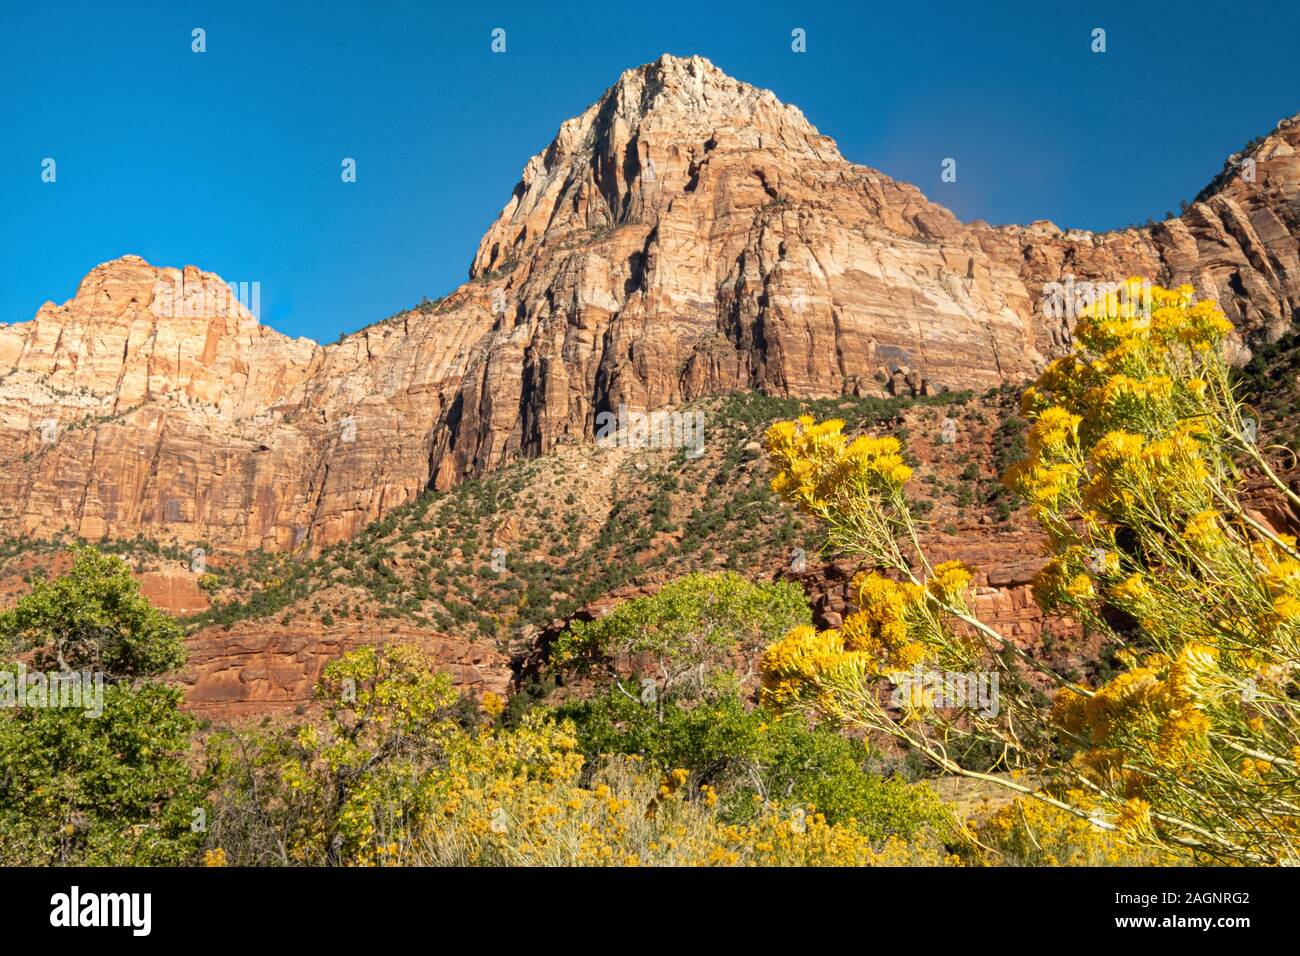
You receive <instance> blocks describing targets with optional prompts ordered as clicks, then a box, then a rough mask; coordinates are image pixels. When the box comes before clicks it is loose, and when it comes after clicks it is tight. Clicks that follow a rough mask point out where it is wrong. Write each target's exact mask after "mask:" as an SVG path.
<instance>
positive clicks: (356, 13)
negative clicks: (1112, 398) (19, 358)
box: [0, 0, 1300, 341]
mask: <svg viewBox="0 0 1300 956" xmlns="http://www.w3.org/2000/svg"><path fill="white" fill-rule="evenodd" d="M841 6H842V7H843V9H841V8H840V7H841ZM1162 8H1166V9H1176V10H1177V11H1178V13H1177V15H1176V16H1175V15H1171V14H1169V13H1167V12H1162ZM195 27H202V28H204V29H205V30H206V31H207V45H208V50H207V52H206V53H204V54H201V55H200V54H195V53H192V52H191V49H190V44H191V40H190V34H191V30H192V29H193V28H195ZM494 27H502V28H504V29H505V30H506V31H507V52H506V53H505V54H499V55H494V54H493V53H492V52H491V51H490V39H491V38H490V33H491V31H492V29H493V28H494ZM795 27H802V28H804V29H805V30H806V31H807V37H808V50H807V52H806V53H804V54H796V53H793V52H791V49H790V31H791V30H792V29H793V28H795ZM1094 27H1102V28H1104V29H1105V30H1106V31H1107V34H1106V40H1107V52H1105V53H1104V54H1094V53H1092V52H1091V50H1090V45H1091V31H1092V30H1093V28H1094ZM1297 35H1300V4H1295V3H1283V2H1274V3H1251V4H1232V5H1226V4H1208V3H1197V2H1182V3H1179V4H1157V3H1150V4H1146V5H1144V4H1139V3H1136V2H1128V3H1113V4H1111V3H1090V4H1087V5H1084V4H1073V3H1071V4H1066V3H1043V2H1042V0H1038V2H1033V3H1023V4H1020V3H1008V2H994V3H969V2H968V3H960V4H959V3H952V4H948V3H944V2H936V0H927V2H924V3H908V4H874V3H866V2H854V3H851V4H843V5H838V4H816V3H813V4H809V3H784V4H779V3H763V2H753V3H747V4H744V5H743V6H741V5H737V4H735V3H725V4H716V5H708V4H705V3H702V2H687V3H673V2H660V0H655V2H640V3H609V2H601V3H581V4H579V3H564V2H562V0H561V2H554V3H549V4H539V3H536V2H530V3H528V4H527V5H518V6H516V5H513V4H494V3H486V2H481V3H472V4H458V5H457V7H456V9H455V10H451V11H448V10H445V9H442V8H441V5H440V4H436V3H430V2H423V3H401V2H383V0H373V2H369V3H345V2H328V0H326V2H321V3H311V4H306V3H301V2H297V3H276V2H274V0H261V2H255V3H244V2H230V0H227V2H220V3H217V2H212V3H188V2H178V0H167V2H158V3H142V2H137V3H132V2H120V3H113V4H102V3H84V4H77V3H63V4H59V5H58V8H57V9H53V5H49V4H37V3H29V2H25V0H5V2H4V4H3V7H2V8H0V136H2V137H3V143H4V146H3V148H0V321H8V322H16V321H25V320H27V319H30V318H31V317H32V315H33V314H34V312H35V310H36V309H37V308H38V307H39V305H40V304H41V303H42V302H43V301H45V300H47V299H52V300H54V301H56V302H63V301H64V300H65V299H67V298H69V297H70V296H71V295H72V294H73V293H74V292H75V290H76V285H77V283H78V281H79V280H80V279H81V277H82V276H83V275H84V274H85V273H86V272H87V271H88V270H89V269H90V268H92V267H93V266H94V265H96V264H97V263H100V262H103V261H106V260H109V259H112V258H115V257H116V256H119V255H123V254H126V253H136V254H139V255H142V256H144V257H145V258H147V259H149V260H150V261H151V262H153V263H155V264H159V265H185V264H191V263H192V264H195V265H199V266H201V267H202V268H204V269H208V270H211V271H213V272H217V273H219V274H220V275H221V276H223V277H224V278H225V279H227V280H228V281H232V282H233V281H241V280H242V281H249V282H251V281H257V282H260V283H261V286H262V318H263V321H265V322H267V323H269V324H270V325H272V326H274V327H275V328H277V329H279V330H281V331H283V332H286V333H289V334H293V335H306V336H310V337H312V338H315V339H317V340H320V341H332V340H334V339H335V338H337V336H338V335H339V333H341V332H344V331H351V330H354V329H357V328H360V327H361V326H364V325H367V324H369V323H370V322H373V321H375V320H377V319H379V318H382V317H384V316H386V315H389V314H391V313H393V312H396V311H398V310H400V309H402V308H405V307H408V306H410V305H413V304H415V303H416V302H418V301H419V300H420V298H421V296H425V295H427V296H429V297H431V298H433V297H437V296H439V295H443V294H445V293H447V292H448V291H450V290H451V289H453V288H454V287H455V286H456V285H458V284H459V283H460V282H462V281H464V278H465V274H466V269H467V267H468V264H469V260H470V257H471V255H472V253H473V251H474V248H475V246H476V244H477V242H478V239H479V237H480V236H481V235H482V233H483V231H484V229H485V228H486V226H487V225H488V224H489V223H490V222H491V221H492V219H493V218H494V217H495V216H496V214H497V212H498V211H499V210H500V208H501V206H502V205H503V204H504V203H505V201H506V200H507V199H508V197H509V195H510V190H511V188H512V187H513V186H514V184H515V182H516V181H517V180H518V177H519V173H520V171H521V169H522V168H523V164H524V162H525V161H526V159H527V158H528V157H529V156H530V155H532V154H533V153H534V152H537V151H538V150H540V149H541V148H542V147H543V146H545V145H546V143H548V142H549V141H550V139H551V137H552V136H553V135H554V133H555V130H556V128H557V127H558V126H559V124H560V122H562V121H563V120H564V119H566V118H568V117H570V116H573V115H575V114H577V113H579V112H580V111H581V110H582V109H583V108H584V107H585V106H586V105H587V104H589V103H590V102H592V101H593V100H595V99H596V98H597V97H598V96H599V95H600V93H601V92H602V91H604V90H605V89H606V88H607V87H608V86H609V85H610V84H611V83H612V82H613V81H614V80H615V79H616V78H617V76H618V74H619V73H620V72H621V71H622V70H624V69H626V68H628V67H631V66H635V65H638V64H641V63H644V62H647V61H650V60H653V59H655V58H656V57H657V56H658V55H659V54H661V53H664V52H670V53H674V54H678V55H689V54H693V53H698V54H700V55H703V56H706V57H708V58H709V59H711V60H712V61H713V62H714V63H716V64H717V65H718V66H719V67H721V68H722V69H724V70H726V71H727V72H729V73H731V74H732V75H733V76H735V77H737V78H738V79H741V80H745V81H747V82H750V83H754V84H756V85H758V86H764V87H768V88H770V89H772V90H774V91H775V92H776V93H777V95H778V96H780V97H781V98H782V99H784V100H786V101H788V102H793V103H795V104H797V105H798V106H799V107H800V108H801V109H802V110H803V111H804V113H805V115H807V116H808V118H809V119H810V120H811V121H812V122H813V123H814V124H815V125H816V126H817V127H818V128H819V129H820V130H821V131H822V132H823V133H825V134H827V135H829V136H832V137H834V138H835V139H836V141H837V142H838V143H839V145H840V148H841V150H842V151H843V153H844V154H845V156H847V157H848V158H849V159H851V160H853V161H854V162H859V163H864V164H866V165H870V166H874V167H877V168H879V169H881V170H883V171H885V172H886V173H888V174H890V175H892V176H895V177H897V178H900V179H905V180H908V181H910V182H913V183H916V184H917V185H918V186H920V187H921V189H922V190H923V191H924V192H925V193H926V194H927V195H928V196H929V197H930V198H932V199H934V200H936V201H938V202H941V203H943V204H945V205H947V206H948V207H949V208H951V209H952V210H953V211H954V212H955V213H956V214H957V215H958V216H960V217H961V218H962V219H966V220H969V219H974V218H982V219H986V220H988V221H990V222H995V223H1003V222H1027V221H1030V220H1032V219H1037V218H1046V219H1052V220H1053V221H1055V222H1057V223H1058V224H1059V225H1063V226H1077V227H1082V228H1089V229H1104V228H1108V227H1116V226H1122V225H1125V224H1127V223H1129V222H1135V221H1142V220H1145V219H1146V218H1147V217H1148V216H1153V217H1156V218H1160V217H1161V216H1162V215H1163V214H1164V212H1165V211H1166V210H1169V209H1173V210H1176V209H1177V207H1178V202H1179V200H1180V199H1188V200H1190V199H1191V198H1192V197H1193V196H1194V195H1195V194H1196V192H1197V191H1198V190H1199V189H1200V188H1201V187H1202V186H1203V185H1204V184H1205V183H1206V182H1207V181H1208V180H1209V179H1210V177H1211V176H1213V175H1214V174H1215V173H1216V172H1217V171H1218V169H1219V168H1220V166H1221V164H1222V161H1223V159H1224V158H1225V156H1226V155H1227V154H1228V153H1229V152H1231V151H1233V150H1235V149H1237V148H1239V147H1240V146H1241V145H1242V144H1243V143H1245V142H1246V141H1247V140H1248V139H1250V138H1251V137H1253V136H1255V135H1258V134H1261V133H1263V132H1265V131H1266V130H1268V129H1270V128H1271V127H1272V125H1273V124H1274V123H1275V122H1276V121H1277V120H1278V119H1279V118H1280V117H1282V116H1285V115H1290V114H1292V113H1295V112H1300V70H1297V68H1296V66H1295V59H1294V42H1295V37H1296V36H1297ZM45 157H52V158H54V159H55V160H56V162H57V174H58V179H57V182H55V183H53V184H47V183H42V182H41V162H42V160H43V159H44V158H45ZM343 157H353V158H355V159H356V161H357V170H358V177H357V180H358V181H357V182H356V183H355V184H344V183H342V182H341V180H340V176H339V172H340V162H341V160H342V158H343ZM945 157H954V158H956V159H957V161H958V167H957V169H958V177H957V182H956V183H942V182H941V181H940V178H939V174H940V163H941V161H942V159H943V158H945Z"/></svg>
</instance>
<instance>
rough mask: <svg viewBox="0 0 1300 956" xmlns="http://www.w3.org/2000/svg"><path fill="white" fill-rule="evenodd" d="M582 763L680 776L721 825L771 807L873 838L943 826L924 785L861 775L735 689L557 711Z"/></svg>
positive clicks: (821, 731) (839, 754)
mask: <svg viewBox="0 0 1300 956" xmlns="http://www.w3.org/2000/svg"><path fill="white" fill-rule="evenodd" d="M559 713H560V715H561V716H562V717H567V718H569V719H571V720H572V721H573V722H574V726H575V728H576V732H577V737H578V740H579V742H580V745H581V747H582V749H583V751H584V753H585V754H586V755H587V758H588V760H589V761H591V762H596V761H599V760H600V758H601V757H602V756H604V755H609V754H621V755H635V756H637V757H640V758H642V759H644V761H645V764H646V766H647V767H649V768H651V769H652V770H655V771H656V772H660V773H667V772H669V771H670V770H673V769H684V770H686V771H687V772H688V773H689V775H690V777H689V779H690V781H691V783H692V785H693V786H695V787H709V788H711V790H712V792H714V793H715V794H716V795H717V797H718V813H719V816H720V817H721V818H722V819H723V820H724V821H726V822H729V823H739V822H749V821H752V820H754V819H756V818H758V817H759V816H761V815H762V813H763V812H765V811H766V810H767V809H768V808H770V807H771V806H772V805H774V804H775V805H784V806H789V805H792V804H793V805H797V806H802V807H805V808H812V809H814V810H815V811H816V812H818V813H821V814H822V815H823V816H824V817H825V819H826V820H827V822H829V823H832V824H843V825H846V826H850V827H854V828H856V829H857V830H859V831H860V832H862V833H864V834H866V835H868V836H870V837H872V838H884V837H887V836H890V835H897V836H901V837H906V838H911V837H913V836H915V835H916V834H917V833H918V832H919V831H921V830H922V829H924V828H926V827H932V828H934V829H935V830H937V831H940V832H947V829H948V827H947V818H946V814H945V813H944V811H943V808H942V806H941V804H940V803H939V801H938V800H937V798H935V796H934V795H933V793H932V791H931V790H930V789H929V788H928V787H926V786H925V785H923V784H908V783H905V782H903V781H899V780H890V779H884V778H882V777H880V776H879V775H878V774H875V773H872V772H871V771H870V770H869V769H868V763H869V757H870V754H869V753H868V750H867V747H866V745H865V744H864V743H863V742H862V741H860V740H853V739H850V738H848V737H845V736H843V735H841V734H839V733H837V732H836V731H834V730H833V729H831V728H829V727H822V726H816V725H810V724H809V722H808V721H807V719H806V718H805V717H803V716H802V715H799V714H794V715H780V714H776V713H773V712H772V711H770V710H767V709H764V708H749V707H747V706H746V702H745V701H744V700H743V699H742V698H741V696H740V695H739V694H738V693H736V692H735V691H726V692H722V693H719V694H717V695H714V696H711V697H710V698H708V699H706V700H701V701H698V702H695V703H694V704H693V705H691V706H684V705H682V704H680V703H677V702H672V703H670V704H668V705H667V706H666V707H663V708H659V707H656V706H654V705H653V703H643V702H641V701H639V700H634V699H631V698H629V697H627V696H626V695H624V694H622V693H620V692H618V691H610V692H609V693H607V694H605V695H603V696H598V697H595V698H593V699H590V700H586V701H582V702H579V703H576V704H570V705H568V706H566V707H564V708H561V710H560V712H559Z"/></svg>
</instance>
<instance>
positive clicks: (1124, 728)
mask: <svg viewBox="0 0 1300 956" xmlns="http://www.w3.org/2000/svg"><path fill="white" fill-rule="evenodd" d="M1215 658H1216V654H1215V652H1214V651H1213V649H1211V648H1208V647H1206V646H1204V645H1198V644H1189V645H1187V646H1186V647H1184V648H1183V649H1182V651H1181V652H1180V653H1179V654H1178V656H1177V657H1175V658H1173V659H1172V660H1171V659H1170V658H1168V657H1167V656H1165V655H1160V654H1153V655H1150V656H1149V657H1148V658H1147V659H1146V660H1144V661H1143V662H1142V663H1141V664H1140V665H1139V666H1136V667H1132V668H1130V669H1129V670H1126V671H1124V672H1122V673H1121V674H1119V675H1118V676H1117V677H1116V678H1115V679H1113V680H1112V681H1110V683H1108V684H1106V685H1105V686H1104V687H1102V688H1101V689H1099V690H1097V691H1096V692H1095V693H1093V695H1092V696H1090V697H1088V696H1084V695H1083V694H1078V693H1075V692H1074V691H1072V690H1070V689H1069V688H1065V689H1063V690H1061V691H1060V692H1059V693H1058V694H1057V696H1056V700H1055V702H1054V704H1053V720H1054V721H1055V723H1056V724H1057V726H1059V727H1060V728H1061V729H1062V730H1063V731H1065V733H1066V734H1067V735H1068V739H1069V742H1070V743H1071V744H1072V745H1073V746H1074V747H1075V748H1077V749H1079V750H1080V760H1079V763H1080V765H1081V766H1082V767H1084V768H1085V769H1086V771H1087V772H1088V773H1089V774H1090V775H1091V776H1093V777H1094V779H1095V780H1096V781H1097V782H1098V783H1099V784H1101V785H1103V786H1109V787H1113V788H1115V789H1116V790H1117V791H1118V792H1121V793H1123V794H1124V795H1125V796H1128V797H1139V796H1146V795H1147V792H1148V789H1149V788H1150V787H1151V786H1152V781H1154V780H1157V779H1159V777H1160V774H1158V773H1156V772H1155V771H1157V770H1163V771H1166V772H1169V773H1173V774H1189V773H1192V772H1193V771H1194V770H1195V769H1196V766H1197V763H1198V761H1201V760H1203V759H1204V758H1205V756H1206V754H1207V752H1208V747H1209V737H1208V732H1209V730H1210V726H1211V725H1210V720H1209V718H1208V717H1207V716H1206V712H1205V702H1206V701H1207V700H1209V699H1212V698H1213V696H1214V695H1213V693H1212V691H1213V689H1214V687H1215V685H1216V683H1217V681H1216V676H1217V664H1216V660H1215ZM1135 771H1137V772H1135Z"/></svg>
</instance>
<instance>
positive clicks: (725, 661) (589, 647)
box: [551, 571, 812, 699]
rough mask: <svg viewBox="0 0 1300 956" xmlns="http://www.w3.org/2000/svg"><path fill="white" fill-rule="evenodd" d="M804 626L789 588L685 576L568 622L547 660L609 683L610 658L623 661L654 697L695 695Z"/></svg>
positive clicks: (728, 576) (803, 606)
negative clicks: (651, 685)
mask: <svg viewBox="0 0 1300 956" xmlns="http://www.w3.org/2000/svg"><path fill="white" fill-rule="evenodd" d="M811 620H812V614H811V612H810V611H809V610H808V604H807V602H806V601H805V600H804V595H803V590H802V589H801V588H800V587H799V586H798V585H797V584H793V583H791V582H788V581H778V582H774V583H771V584H756V583H754V582H752V581H749V580H747V579H746V578H744V577H742V576H741V575H739V574H735V573H733V572H730V571H728V572H724V573H721V574H689V575H687V576H686V577H683V578H679V579H678V580H676V581H673V582H671V583H669V584H666V585H664V586H663V587H662V588H661V589H660V590H659V591H658V592H657V593H655V594H653V595H650V596H648V597H642V598H635V599H633V600H631V601H625V602H624V603H622V604H620V605H618V607H616V608H614V610H612V611H610V613H608V614H606V615H605V616H604V617H602V618H600V619H598V620H595V621H576V622H574V623H573V624H571V625H570V626H569V628H568V629H567V630H566V631H565V632H564V633H563V634H561V635H560V636H559V638H558V639H557V640H556V642H555V645H554V647H553V648H552V650H551V658H552V660H554V661H556V662H558V663H560V664H562V665H565V666H569V667H573V668H575V669H578V670H583V671H586V672H589V673H590V672H599V671H603V672H604V673H605V675H606V676H607V677H609V678H610V679H613V680H617V670H616V668H615V664H616V662H617V661H618V659H620V658H621V659H630V660H632V661H634V662H636V663H640V664H642V665H645V666H643V667H642V668H641V669H642V671H643V672H644V673H645V674H646V675H647V677H650V676H651V675H653V679H654V680H655V681H656V684H657V688H656V694H655V696H656V697H658V698H661V699H662V698H667V697H671V696H685V697H690V696H697V695H698V694H699V693H700V692H701V691H702V690H703V689H704V688H705V687H706V686H707V685H708V684H709V682H710V680H711V679H713V678H717V677H719V676H720V675H721V674H722V673H723V672H726V673H730V665H732V664H734V663H735V661H736V660H737V659H739V658H740V657H742V656H747V655H750V654H752V653H753V652H754V651H756V650H757V649H759V648H761V647H763V646H764V644H765V643H766V642H768V641H770V640H771V639H773V638H774V637H777V636H779V635H781V634H784V633H785V632H786V631H788V630H790V629H791V628H793V627H796V626H798V625H801V624H808V623H810V622H811Z"/></svg>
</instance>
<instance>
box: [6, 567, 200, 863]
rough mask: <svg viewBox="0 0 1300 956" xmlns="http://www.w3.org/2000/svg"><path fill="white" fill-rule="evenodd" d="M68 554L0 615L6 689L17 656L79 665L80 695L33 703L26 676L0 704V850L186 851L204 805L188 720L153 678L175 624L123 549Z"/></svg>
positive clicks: (177, 658)
mask: <svg viewBox="0 0 1300 956" xmlns="http://www.w3.org/2000/svg"><path fill="white" fill-rule="evenodd" d="M74 554H75V557H74V562H73V566H72V568H71V569H70V570H69V571H68V573H67V574H65V575H63V576H62V577H60V578H58V579H57V580H54V581H50V582H38V583H37V584H36V586H35V587H34V588H33V590H32V592H31V593H30V594H28V595H27V596H25V597H23V598H22V599H21V600H19V602H18V603H17V605H16V606H15V607H14V608H12V609H11V610H8V611H5V612H3V613H0V646H3V647H5V649H6V652H7V656H8V657H9V662H7V663H5V664H4V665H3V670H4V675H3V676H4V677H5V682H4V686H5V687H6V688H8V689H9V690H11V691H15V690H17V689H18V682H17V677H18V674H19V665H18V663H17V662H16V661H15V658H16V657H17V656H18V655H20V654H21V655H23V657H24V659H27V658H30V659H31V661H32V663H33V664H34V665H35V666H37V667H43V666H48V665H49V664H50V663H52V662H58V665H59V667H60V671H62V672H63V673H65V674H66V673H67V669H69V668H78V669H80V670H82V671H84V674H82V675H80V676H79V678H78V679H79V680H80V681H81V684H80V686H81V700H80V704H79V706H77V707H69V706H52V703H53V701H52V700H47V701H46V702H45V703H46V704H47V705H45V706H40V705H33V704H34V702H33V701H31V700H29V699H26V685H24V695H25V696H24V699H23V700H22V701H21V702H22V703H24V704H25V706H8V707H4V708H0V860H3V861H5V862H7V863H21V864H29V865H58V864H71V865H106V864H177V863H182V862H185V861H187V860H189V859H192V858H193V855H194V854H195V852H196V851H197V849H198V847H199V846H200V845H201V842H202V834H201V832H200V831H201V830H202V826H203V824H204V823H205V820H206V816H205V815H206V812H207V811H206V807H205V806H204V792H205V785H204V782H203V780H202V778H201V775H197V774H195V773H194V772H193V770H192V768H191V765H190V761H189V759H188V752H189V748H190V741H191V734H192V732H193V730H194V721H193V719H192V718H190V717H189V716H188V715H187V714H185V713H183V712H182V711H181V710H180V703H181V694H180V692H179V691H178V690H176V689H175V688H172V687H167V686H165V685H164V684H161V683H159V682H156V681H154V680H151V679H150V678H152V677H156V676H157V675H159V674H161V673H163V672H165V671H166V670H168V669H171V668H174V667H176V666H178V665H179V664H181V663H182V662H183V661H184V645H183V643H182V640H181V636H180V629H179V627H178V626H177V625H176V623H175V622H174V621H172V620H171V619H170V618H168V617H166V616H165V615H164V614H163V613H162V612H160V611H158V610H157V609H155V608H153V607H152V606H150V604H149V602H148V601H146V600H145V599H144V598H143V597H142V596H141V595H140V593H139V586H138V585H137V584H136V582H135V581H134V580H133V579H132V578H131V576H130V573H129V571H128V569H127V566H126V564H125V563H124V562H123V561H122V560H121V559H120V558H116V557H112V556H109V555H104V554H101V553H99V552H97V551H95V550H94V549H93V548H79V549H76V550H75V552H74ZM47 676H49V675H47ZM96 688H97V690H96ZM98 693H102V699H94V698H96V697H97V695H98ZM51 696H52V695H51ZM38 699H39V698H38ZM12 703H13V704H15V705H16V704H18V703H20V700H19V698H18V697H17V695H14V697H13V700H12ZM100 705H102V706H100Z"/></svg>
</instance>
